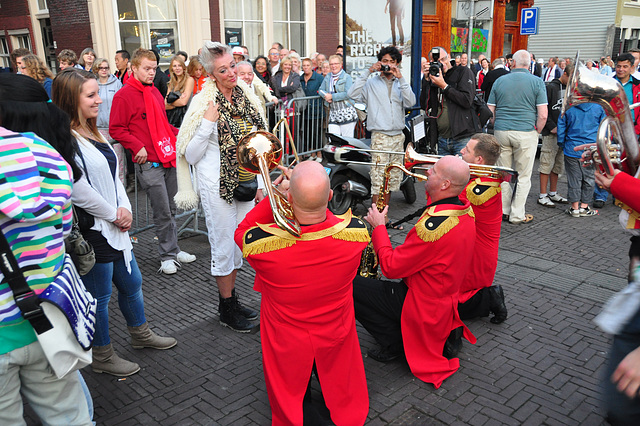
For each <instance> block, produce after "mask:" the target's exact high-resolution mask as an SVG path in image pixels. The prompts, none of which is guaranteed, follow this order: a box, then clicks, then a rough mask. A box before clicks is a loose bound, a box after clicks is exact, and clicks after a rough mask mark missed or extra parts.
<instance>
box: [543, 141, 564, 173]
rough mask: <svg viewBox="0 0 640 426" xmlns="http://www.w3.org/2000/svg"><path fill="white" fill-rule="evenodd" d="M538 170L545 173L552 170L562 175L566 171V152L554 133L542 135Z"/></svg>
mask: <svg viewBox="0 0 640 426" xmlns="http://www.w3.org/2000/svg"><path fill="white" fill-rule="evenodd" d="M538 171H539V172H540V173H542V174H545V175H548V174H550V173H551V172H553V173H555V174H557V175H561V174H562V173H563V172H564V153H563V152H562V149H560V147H559V146H558V137H557V136H556V135H554V134H550V135H547V136H543V137H542V148H541V149H540V167H539V168H538Z"/></svg>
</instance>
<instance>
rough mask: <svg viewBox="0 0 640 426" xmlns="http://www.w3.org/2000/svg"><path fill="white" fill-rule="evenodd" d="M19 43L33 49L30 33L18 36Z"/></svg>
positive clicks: (24, 47)
mask: <svg viewBox="0 0 640 426" xmlns="http://www.w3.org/2000/svg"><path fill="white" fill-rule="evenodd" d="M18 45H19V46H20V47H22V48H23V49H29V50H31V38H30V37H29V36H28V35H23V36H18Z"/></svg>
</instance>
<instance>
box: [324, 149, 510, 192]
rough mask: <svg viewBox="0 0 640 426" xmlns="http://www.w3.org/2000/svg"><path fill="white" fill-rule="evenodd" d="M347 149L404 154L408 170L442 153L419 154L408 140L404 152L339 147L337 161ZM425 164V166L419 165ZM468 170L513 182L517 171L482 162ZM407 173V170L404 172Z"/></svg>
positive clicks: (433, 160) (474, 174)
mask: <svg viewBox="0 0 640 426" xmlns="http://www.w3.org/2000/svg"><path fill="white" fill-rule="evenodd" d="M348 151H367V152H382V153H386V154H397V155H404V167H405V168H406V169H408V170H412V169H413V170H427V169H430V168H431V167H433V165H434V164H435V163H436V162H437V161H438V160H439V159H441V158H442V155H427V154H419V153H417V152H416V150H415V149H414V148H413V144H412V143H411V142H409V143H408V144H407V149H406V150H405V152H395V151H376V150H370V149H360V148H346V147H340V148H338V149H336V151H335V153H334V155H335V159H336V161H337V162H346V161H341V156H342V155H344V154H345V153H347V152H348ZM348 162H349V163H354V164H369V165H372V166H376V165H377V164H376V163H366V162H362V161H348ZM419 166H425V167H419ZM469 172H470V174H471V176H472V177H474V178H477V177H488V178H493V179H500V180H501V181H502V182H508V183H515V182H516V181H517V179H518V172H517V171H515V170H513V169H510V168H508V167H499V166H487V165H484V164H469ZM405 173H407V172H405ZM409 174H410V175H412V176H416V175H418V176H422V177H424V176H423V175H419V174H412V173H409Z"/></svg>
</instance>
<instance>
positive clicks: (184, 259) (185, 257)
mask: <svg viewBox="0 0 640 426" xmlns="http://www.w3.org/2000/svg"><path fill="white" fill-rule="evenodd" d="M176 260H177V261H178V262H180V263H191V262H195V261H196V255H195V254H189V253H187V252H186V251H181V252H180V253H178V255H177V256H176Z"/></svg>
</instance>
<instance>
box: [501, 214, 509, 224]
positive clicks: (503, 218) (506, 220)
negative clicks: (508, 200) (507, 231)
mask: <svg viewBox="0 0 640 426" xmlns="http://www.w3.org/2000/svg"><path fill="white" fill-rule="evenodd" d="M502 221H503V222H509V215H508V214H503V215H502Z"/></svg>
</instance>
